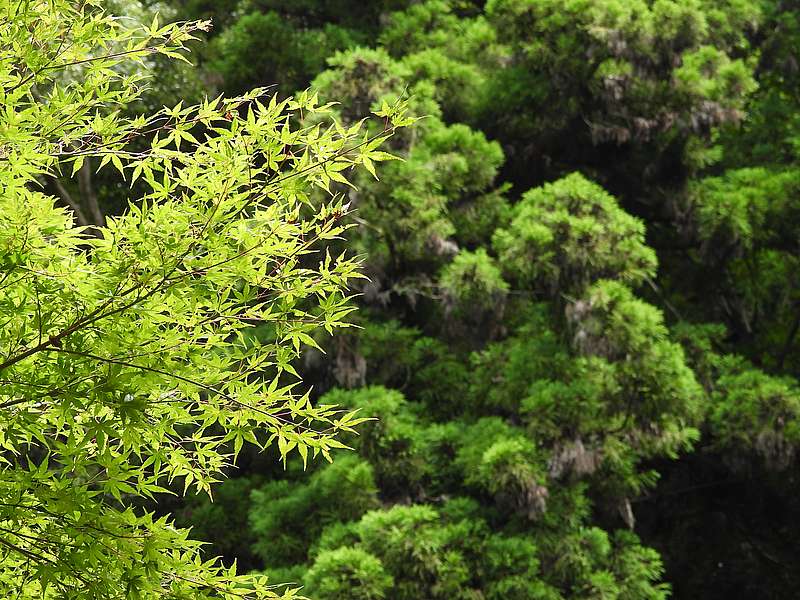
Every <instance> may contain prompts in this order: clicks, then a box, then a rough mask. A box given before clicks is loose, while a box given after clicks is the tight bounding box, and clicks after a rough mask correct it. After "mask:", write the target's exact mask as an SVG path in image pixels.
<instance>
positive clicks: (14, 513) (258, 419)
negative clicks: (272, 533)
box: [0, 1, 404, 599]
mask: <svg viewBox="0 0 800 600" xmlns="http://www.w3.org/2000/svg"><path fill="white" fill-rule="evenodd" d="M0 14H2V15H3V19H4V23H3V26H2V28H0V46H1V47H3V48H4V54H3V56H2V59H0V98H2V104H3V112H2V116H0V161H2V170H0V314H1V315H2V330H0V378H1V380H0V385H1V386H2V387H0V449H1V450H2V453H1V454H0V553H1V554H0V596H2V597H3V598H12V597H14V598H75V599H78V598H86V599H89V598H91V599H97V598H123V597H124V598H159V597H167V598H187V599H188V598H198V599H199V598H211V597H214V598H228V599H230V598H240V597H242V595H243V594H246V595H247V596H248V597H252V598H278V597H279V595H278V594H277V593H276V592H275V591H274V589H273V587H270V586H269V585H268V584H267V582H266V578H265V577H262V576H258V577H254V576H246V575H237V573H236V569H235V568H228V567H227V566H226V565H223V564H221V563H220V562H219V561H217V560H215V559H213V557H203V556H202V552H201V549H200V542H198V541H194V540H191V539H190V538H189V537H188V533H189V531H188V530H187V529H177V528H176V527H175V526H174V525H173V523H172V522H171V521H170V520H168V519H167V517H159V516H157V515H154V514H153V512H151V511H147V510H144V509H143V508H142V507H141V506H137V504H136V503H137V501H140V500H142V499H153V498H155V497H156V496H157V495H158V494H162V493H165V492H169V491H170V490H169V489H168V488H167V487H166V486H168V485H171V486H172V487H173V488H174V489H177V490H180V491H183V492H184V493H185V492H186V491H187V490H188V489H189V488H193V489H195V490H196V491H198V492H205V493H207V494H208V495H209V496H210V495H211V486H212V484H214V483H216V482H217V481H219V479H220V478H221V477H222V475H223V472H224V469H225V468H226V467H228V466H229V465H231V464H232V463H233V461H234V460H235V459H236V457H237V455H238V454H239V453H240V451H241V449H242V447H243V446H244V444H245V443H248V444H252V445H254V446H256V447H258V448H262V449H263V448H267V447H271V446H273V445H275V446H276V447H277V449H278V452H279V454H280V456H281V457H282V458H283V459H284V460H286V458H287V456H288V455H289V453H290V452H292V453H293V454H297V455H299V456H300V457H302V460H303V461H306V460H307V459H310V458H313V457H316V456H317V455H318V454H322V455H323V456H325V457H327V458H330V452H331V450H332V449H333V448H343V447H344V445H343V444H342V442H341V441H339V440H337V436H338V435H340V434H342V433H344V432H352V431H353V427H354V426H355V425H357V424H358V423H359V422H362V421H363V420H364V419H362V418H360V417H357V416H356V411H352V410H349V409H348V410H342V409H341V408H337V407H335V406H332V405H330V404H326V405H314V404H313V403H312V401H311V399H310V398H309V394H308V392H307V391H306V390H303V391H299V390H298V384H299V383H300V382H298V380H297V378H298V374H297V371H296V370H295V368H294V367H293V366H292V362H293V361H294V360H295V359H296V358H297V357H298V356H299V355H300V351H301V347H304V346H311V347H315V346H317V343H316V342H315V341H314V339H313V338H312V337H311V334H312V333H315V332H317V330H322V331H325V332H327V333H332V332H333V330H334V328H340V327H342V326H345V325H346V323H345V322H344V321H343V319H344V318H345V317H346V315H347V314H348V313H349V312H351V311H352V310H353V308H352V307H351V306H349V304H348V293H349V292H348V285H349V282H351V281H352V280H354V279H356V278H358V277H359V276H360V275H359V273H358V260H357V259H354V258H352V257H351V256H346V255H344V254H341V253H337V254H332V253H331V250H332V249H333V248H332V246H333V242H335V241H336V240H338V239H339V238H340V237H341V235H342V234H343V232H344V231H345V230H346V229H347V228H348V225H347V224H346V223H344V222H343V221H342V219H343V218H344V217H345V216H346V215H347V207H346V205H343V203H342V201H341V199H340V198H339V199H337V198H336V197H333V199H328V200H327V201H326V202H325V203H318V202H312V200H311V198H310V195H311V194H312V192H313V190H314V189H315V188H316V189H321V190H324V191H325V192H329V188H330V183H331V181H332V180H335V181H339V182H343V183H346V182H347V180H346V179H345V174H347V175H349V173H350V171H351V170H352V169H353V168H354V167H356V166H357V165H363V166H367V167H368V169H369V171H370V172H372V173H374V172H375V167H374V166H373V162H374V161H380V160H385V159H387V158H389V155H387V154H386V153H385V152H382V151H379V150H377V149H376V147H377V146H378V145H380V144H381V143H383V142H384V141H385V140H386V139H387V138H388V137H390V136H391V134H392V132H393V130H394V129H395V127H396V126H398V125H400V124H401V123H402V122H403V121H404V119H403V118H402V117H401V116H400V115H399V113H398V112H397V111H396V110H395V109H393V108H390V107H388V105H387V107H386V108H385V109H384V110H383V111H381V112H379V114H378V115H377V116H379V117H380V122H381V127H380V128H379V131H377V133H375V134H373V135H370V134H365V133H363V132H362V131H361V130H362V125H363V123H358V124H356V125H353V126H349V127H343V126H342V125H341V124H340V123H338V122H336V121H335V120H332V119H331V117H330V115H329V114H328V112H327V110H326V107H325V106H323V105H319V103H318V101H317V96H315V95H311V94H308V93H303V94H299V95H298V97H297V98H296V99H286V100H282V101H278V100H277V98H276V97H275V96H270V97H269V98H267V97H266V93H265V90H263V89H256V90H254V91H252V92H248V93H247V94H246V95H244V96H240V97H237V98H232V99H225V98H223V97H217V98H216V99H213V100H211V99H206V100H204V101H203V102H202V103H200V104H198V105H195V106H184V105H183V102H179V103H178V104H177V105H175V106H174V107H172V108H169V107H164V108H163V109H162V110H160V111H158V112H156V113H154V114H151V115H137V116H135V117H130V116H127V115H126V114H124V113H123V112H122V110H123V109H129V108H130V107H131V106H132V105H133V103H134V102H135V101H136V100H137V99H139V98H140V93H139V91H138V90H139V89H140V85H141V83H142V82H143V79H144V77H145V71H146V69H147V67H148V66H149V65H148V63H149V57H151V56H152V55H154V54H156V53H159V54H161V55H164V56H167V57H172V58H179V59H180V58H184V54H183V50H184V49H185V45H186V43H188V42H189V41H190V40H192V39H196V38H194V37H193V33H196V32H197V31H200V30H203V29H207V25H208V24H207V23H204V22H189V23H184V24H175V25H166V26H163V27H162V26H160V25H159V22H158V19H157V18H156V19H153V21H152V22H151V23H150V24H149V25H145V26H141V27H139V26H136V25H134V26H129V25H125V24H123V23H122V22H120V21H119V20H118V19H116V18H115V17H112V16H108V15H107V14H105V13H104V12H103V11H102V10H101V7H100V5H99V4H97V3H79V5H74V3H71V2H67V1H63V2H60V1H59V2H24V3H23V2H0ZM184 60H185V58H184ZM312 117H314V118H316V119H317V120H318V122H317V123H316V124H315V125H313V126H302V124H301V123H299V121H302V119H310V118H312ZM200 140H202V141H200ZM91 158H95V159H99V167H100V168H101V169H102V168H103V167H104V166H106V165H108V166H109V167H113V168H114V169H116V171H117V175H118V176H119V177H121V178H123V179H125V181H126V182H129V186H130V188H131V190H132V191H129V192H128V193H130V194H131V196H130V197H131V200H130V203H129V207H128V209H127V210H126V211H125V212H124V213H123V214H120V215H117V216H114V217H111V218H109V219H108V220H107V221H106V223H105V225H102V224H101V223H99V222H98V223H96V226H95V227H93V228H89V227H83V226H77V225H76V223H75V219H76V213H78V212H79V208H78V205H75V208H73V210H72V211H68V210H65V209H64V208H61V207H57V206H55V205H54V198H53V197H52V196H49V195H47V194H45V193H43V192H42V191H41V188H42V187H43V185H44V184H45V183H46V182H47V181H48V179H50V180H52V179H54V178H58V177H62V176H68V175H69V174H70V173H71V174H72V175H73V176H75V175H76V174H79V173H81V172H82V169H84V168H85V167H84V165H85V163H86V161H87V160H90V159H91ZM84 173H85V172H84ZM85 176H86V175H83V177H85ZM88 176H89V177H91V174H89V175H88ZM58 186H60V189H65V188H64V184H63V183H60V182H59V183H58ZM84 189H85V188H84ZM65 197H68V193H66V192H65ZM95 204H96V207H99V203H95ZM253 322H258V323H263V324H265V326H266V327H268V329H269V332H268V333H266V334H265V335H263V336H262V339H261V340H260V343H258V342H259V340H257V338H255V336H254V335H253V334H252V331H251V330H252V323H253ZM284 596H285V597H291V596H294V594H293V593H292V592H291V591H289V592H287V593H286V594H285V595H284Z"/></svg>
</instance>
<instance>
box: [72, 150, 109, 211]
mask: <svg viewBox="0 0 800 600" xmlns="http://www.w3.org/2000/svg"><path fill="white" fill-rule="evenodd" d="M78 186H79V187H80V190H81V197H82V198H83V201H84V202H85V203H86V204H87V205H88V206H89V211H90V212H91V215H92V221H93V222H94V224H95V225H99V226H100V227H103V226H104V225H105V224H106V218H105V216H103V212H102V211H101V210H100V204H99V203H98V202H97V193H96V192H95V191H94V186H93V185H92V159H91V158H90V157H88V156H87V157H86V159H85V160H84V163H83V166H82V167H81V168H80V170H79V171H78Z"/></svg>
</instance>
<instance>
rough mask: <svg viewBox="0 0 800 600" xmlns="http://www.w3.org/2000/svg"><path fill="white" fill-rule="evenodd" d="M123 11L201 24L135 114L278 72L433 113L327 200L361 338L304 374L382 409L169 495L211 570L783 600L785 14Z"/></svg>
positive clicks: (502, 1) (413, 592)
mask: <svg viewBox="0 0 800 600" xmlns="http://www.w3.org/2000/svg"><path fill="white" fill-rule="evenodd" d="M115 7H116V8H115V9H116V10H117V11H119V10H122V11H124V12H126V13H127V14H129V15H130V16H131V17H133V18H136V19H145V18H150V17H149V16H148V15H152V13H153V12H156V11H159V12H160V13H161V14H162V16H164V17H168V18H170V19H197V18H211V19H213V21H214V28H213V30H212V31H211V32H210V33H209V34H208V39H207V40H205V41H204V43H202V44H198V45H197V47H196V53H195V62H196V63H197V65H198V67H199V68H197V69H191V68H188V67H187V68H183V67H181V68H178V69H177V70H176V68H175V67H174V66H170V67H169V68H167V66H166V65H163V66H162V67H161V70H160V71H159V76H158V77H157V78H156V79H155V80H154V82H153V85H152V87H151V89H150V90H149V91H148V93H147V95H146V96H145V97H144V100H143V102H146V103H149V104H151V105H153V106H160V104H161V103H167V102H168V100H169V101H173V100H174V99H175V98H176V97H182V98H185V99H187V100H192V99H197V98H198V97H200V96H201V95H203V94H207V95H209V96H214V95H216V94H217V93H218V92H222V91H224V92H226V93H233V94H235V93H239V92H242V91H243V90H246V89H248V88H251V87H254V86H263V85H274V86H275V93H277V94H279V95H281V96H284V95H287V94H291V93H293V92H294V91H297V90H301V89H305V88H306V87H312V88H314V89H315V90H317V91H318V92H319V94H320V96H321V97H322V98H323V99H326V98H335V99H337V100H338V101H340V102H341V104H339V105H338V106H337V107H336V110H337V111H338V113H339V116H340V117H341V118H342V119H343V120H344V121H345V122H346V123H354V122H356V121H357V120H358V119H360V118H361V117H362V116H364V115H365V114H366V113H367V112H368V111H369V110H370V108H375V107H377V106H380V103H381V102H382V101H384V100H393V99H396V98H398V97H407V98H409V99H410V107H411V111H412V113H414V114H415V115H417V116H423V117H424V118H423V119H422V120H421V121H420V122H419V123H418V124H417V125H416V126H415V127H413V128H410V129H409V130H407V131H404V132H403V133H402V134H400V135H398V136H397V137H395V138H393V139H392V141H391V147H390V148H389V150H390V151H391V152H393V153H396V154H398V155H400V156H402V157H403V159H404V160H403V161H402V162H400V161H395V162H392V163H387V164H386V165H385V166H384V169H383V171H382V177H381V179H380V181H378V180H376V179H374V178H372V177H371V176H370V175H369V174H364V175H363V176H362V177H361V178H360V179H359V180H358V181H357V182H356V183H357V189H349V188H346V187H343V186H342V187H341V189H338V188H337V189H336V191H337V192H339V193H342V194H344V195H345V196H346V197H347V199H348V200H349V201H350V202H351V203H352V205H353V206H354V207H356V208H357V211H356V213H355V216H354V217H353V224H354V225H355V227H354V228H353V229H351V230H350V236H349V239H348V240H347V241H346V242H343V249H344V248H347V249H349V251H350V252H356V253H363V254H364V255H365V257H366V258H365V261H366V262H365V273H366V274H367V275H368V277H369V279H368V280H365V282H364V283H363V285H362V286H361V287H360V288H359V289H357V290H355V291H356V292H357V293H358V294H359V296H358V299H357V302H358V304H359V307H360V310H359V311H358V313H356V315H355V317H354V321H355V322H356V324H358V325H359V327H360V328H359V329H353V330H350V331H351V332H350V333H348V334H347V335H339V336H337V337H334V338H333V339H332V340H329V339H325V340H322V339H320V340H319V342H320V344H321V345H323V347H324V350H325V353H324V354H323V353H321V352H312V353H309V354H307V355H306V357H305V360H304V361H303V363H302V364H298V365H296V367H297V369H298V370H299V371H301V372H302V374H303V376H304V378H305V379H306V380H307V381H309V382H311V383H313V384H314V393H315V395H316V397H317V398H319V399H320V401H321V402H323V403H328V402H330V403H339V404H343V405H346V406H352V407H356V408H360V409H361V410H362V412H363V414H365V415H369V416H374V417H377V420H376V421H372V422H370V423H368V424H367V425H366V426H363V427H362V429H361V435H360V436H358V437H353V438H352V439H350V440H349V441H348V443H349V444H350V445H351V446H352V447H353V448H354V452H339V453H338V454H337V455H336V457H335V461H334V463H333V464H330V465H328V464H325V463H322V464H319V463H315V464H312V465H310V466H309V468H308V469H307V470H305V471H304V470H303V468H302V465H301V464H291V463H290V464H289V465H288V467H287V468H286V469H285V470H284V468H283V466H282V465H280V464H279V463H278V462H277V460H276V459H275V457H274V456H272V455H258V454H249V455H246V456H243V459H242V461H241V465H240V468H238V469H237V470H235V471H231V472H230V474H229V475H230V478H229V480H227V481H226V482H225V483H223V484H222V485H220V486H219V487H218V488H217V491H216V493H215V501H214V503H213V504H212V503H209V502H208V500H207V499H205V498H202V497H195V498H190V499H188V500H186V501H181V503H177V502H178V501H175V503H174V504H165V505H162V506H161V507H160V508H159V510H171V511H173V512H174V513H175V514H176V515H177V517H178V522H179V523H180V524H182V525H190V526H192V527H193V528H194V535H195V536H197V537H200V538H202V539H207V540H209V541H210V542H211V545H210V547H209V553H213V554H221V555H223V556H224V558H225V560H227V561H233V560H234V559H235V560H238V562H239V564H240V565H241V566H243V567H244V568H247V569H253V570H261V571H266V572H268V573H270V574H272V575H273V576H274V578H275V581H287V582H289V581H292V582H299V583H302V584H303V585H305V593H306V594H308V595H309V596H311V597H312V598H317V599H319V600H338V599H342V600H345V599H379V598H392V599H397V600H405V599H408V600H411V599H414V600H416V599H419V598H431V599H435V598H448V599H465V600H466V599H469V600H495V599H496V600H500V599H501V598H502V599H508V598H513V599H519V600H525V599H540V598H541V599H559V598H581V599H583V598H585V599H589V598H598V599H599V598H604V599H605V598H619V599H625V600H637V599H657V598H665V597H667V596H668V595H669V594H670V590H671V593H672V596H673V597H675V598H709V599H714V598H719V599H723V598H725V599H727V598H734V597H735V598H787V597H792V596H793V595H794V592H796V590H797V589H799V588H800V552H798V547H797V543H796V539H797V538H798V537H800V526H798V523H800V501H798V497H800V485H799V484H798V479H797V476H796V473H797V467H798V452H797V450H798V448H800V424H799V422H798V416H799V414H798V413H800V387H799V386H798V379H797V378H798V376H800V342H798V329H800V277H799V276H798V273H800V264H798V261H800V252H798V251H799V250H800V235H799V234H798V232H800V164H799V163H798V157H799V156H800V110H798V109H799V108H800V107H799V106H798V103H800V57H798V48H800V3H798V2H797V0H488V1H486V2H482V1H479V0H424V1H419V0H415V1H412V0H376V1H374V2H356V1H354V0H292V1H291V2H287V1H282V0H215V1H210V0H171V1H162V2H158V3H151V2H146V1H144V2H141V3H134V2H121V1H118V2H116V4H115ZM173 103H174V102H173ZM87 173H88V172H87ZM53 185H56V182H53ZM64 193H69V194H72V195H74V196H75V197H76V198H78V202H79V203H80V204H84V205H85V206H90V205H91V203H92V202H95V203H96V204H97V205H98V206H99V207H100V209H101V213H103V214H113V213H114V212H115V211H117V210H119V207H120V206H121V205H122V203H123V201H124V199H125V197H126V192H125V190H124V186H123V184H121V182H118V181H114V180H112V179H101V178H99V177H95V178H94V180H91V178H89V177H87V178H86V184H85V186H82V189H68V190H64ZM93 197H94V200H93V199H92V198H93ZM86 203H88V204H86ZM86 213H87V215H95V213H93V212H92V211H91V210H88V209H87V211H86ZM91 218H95V217H91ZM91 218H89V217H87V219H89V220H91ZM96 218H102V214H100V215H99V217H96ZM263 333H264V331H262V334H263ZM258 334H259V329H258V328H256V329H255V335H258Z"/></svg>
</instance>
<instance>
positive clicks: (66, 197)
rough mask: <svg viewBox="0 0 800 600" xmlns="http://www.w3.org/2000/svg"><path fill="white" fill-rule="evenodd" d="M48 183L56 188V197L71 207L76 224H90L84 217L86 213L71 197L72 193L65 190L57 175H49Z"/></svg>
mask: <svg viewBox="0 0 800 600" xmlns="http://www.w3.org/2000/svg"><path fill="white" fill-rule="evenodd" d="M49 181H50V183H51V184H52V185H53V187H54V188H55V190H56V193H57V194H58V197H59V198H60V199H61V200H62V202H64V204H66V205H67V206H68V207H69V208H70V209H72V213H73V214H74V215H75V219H76V220H77V221H78V225H81V226H84V227H85V226H86V225H90V224H91V223H90V222H89V221H88V219H87V218H86V215H85V214H84V212H83V209H81V205H80V204H79V203H78V202H75V200H74V199H73V198H72V195H71V194H70V193H69V192H68V191H67V188H65V187H64V184H62V183H61V180H60V179H59V178H58V177H50V178H49Z"/></svg>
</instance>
